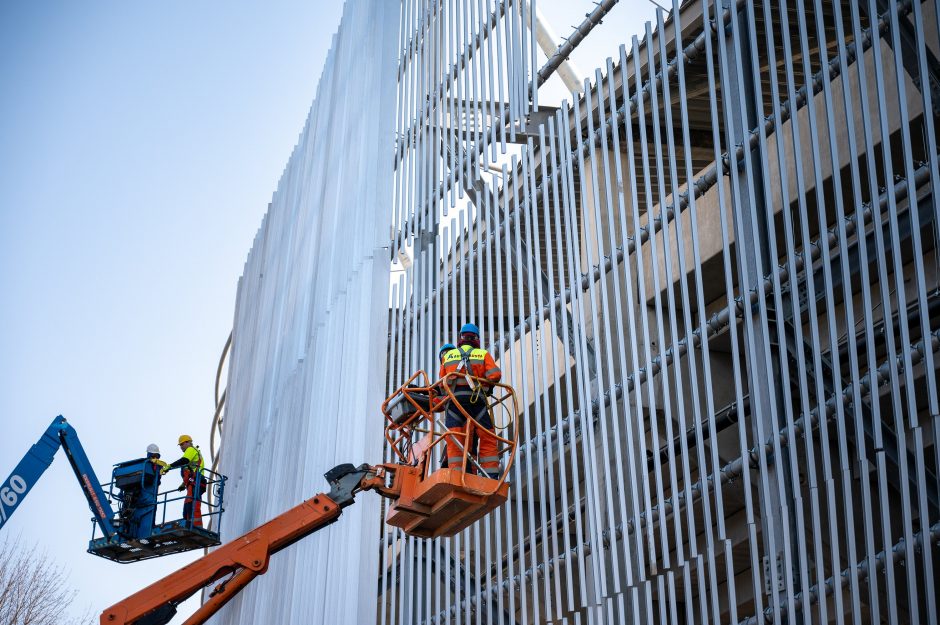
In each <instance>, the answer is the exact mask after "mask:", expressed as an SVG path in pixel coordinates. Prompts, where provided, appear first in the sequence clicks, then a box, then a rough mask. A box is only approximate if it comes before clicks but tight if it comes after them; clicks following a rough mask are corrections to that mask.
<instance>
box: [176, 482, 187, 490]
mask: <svg viewBox="0 0 940 625" xmlns="http://www.w3.org/2000/svg"><path fill="white" fill-rule="evenodd" d="M176 490H178V491H179V492H183V491H184V490H186V484H180V487H179V488H177V489H176Z"/></svg>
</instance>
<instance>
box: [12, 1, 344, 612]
mask: <svg viewBox="0 0 940 625" xmlns="http://www.w3.org/2000/svg"><path fill="white" fill-rule="evenodd" d="M340 9H341V6H340V3H334V2H319V3H310V2H278V1H274V2H272V1H268V2H264V3H257V2H247V1H229V2H225V3H210V2H174V1H166V2H159V3H142V2H118V1H112V2H99V1H90V2H81V3H77V2H52V1H43V2H26V1H22V2H21V1H18V0H14V1H9V0H8V1H7V2H3V3H0V85H2V97H0V428H2V435H0V473H2V474H3V476H2V478H0V479H5V478H6V476H7V474H8V473H9V471H10V470H12V468H13V467H14V466H15V465H16V463H17V462H18V461H19V459H20V458H21V457H22V455H23V454H24V453H25V452H26V451H27V449H28V448H29V446H30V445H31V444H32V443H34V442H35V441H36V439H37V438H38V437H39V436H40V434H41V433H42V431H43V430H44V429H45V427H46V426H47V425H48V423H49V422H50V421H51V420H52V418H53V417H55V416H56V415H57V414H60V413H61V414H63V415H65V416H66V418H68V419H69V420H70V421H71V422H72V424H73V425H74V426H75V427H76V429H77V430H78V432H79V435H80V436H81V438H82V441H83V443H84V445H85V447H86V450H87V452H88V455H89V457H90V458H91V460H92V462H93V463H94V465H95V469H96V470H97V471H98V473H99V477H100V478H102V479H106V478H107V477H108V476H109V475H110V466H111V464H112V463H115V462H118V461H121V460H125V459H128V458H133V457H139V456H141V455H142V453H143V450H144V449H145V448H146V445H147V444H148V443H150V442H156V443H158V444H159V445H160V446H161V447H162V448H163V449H164V450H165V452H168V453H167V454H166V455H170V454H174V453H175V452H178V448H176V447H175V445H174V444H173V443H175V441H176V438H177V437H178V436H179V434H180V433H184V432H185V433H188V434H191V435H192V436H193V437H194V438H196V442H197V443H199V444H201V445H202V446H203V447H204V448H205V449H207V448H208V430H209V420H210V417H211V415H212V410H213V383H214V376H215V369H216V364H217V361H218V358H219V354H220V352H221V349H222V346H223V344H224V342H225V339H226V337H227V336H228V333H229V330H230V328H231V323H232V316H233V308H234V301H235V289H236V285H237V280H238V277H239V275H241V271H242V266H243V263H244V259H245V258H246V256H247V253H248V249H249V246H250V245H251V241H252V238H253V237H254V234H255V232H256V230H257V228H258V225H259V224H260V222H261V217H262V215H263V214H264V211H265V209H266V207H267V202H268V201H269V200H270V197H271V193H272V191H273V190H274V188H275V185H276V183H277V180H278V178H279V177H280V174H281V171H282V169H283V167H284V164H285V163H286V161H287V158H288V156H289V155H290V151H291V148H292V147H293V145H294V143H295V141H296V138H297V136H298V133H299V132H300V130H301V129H302V127H303V122H304V119H305V117H306V115H307V110H308V108H309V106H310V103H311V101H312V99H313V96H314V92H315V88H316V84H317V80H318V78H319V74H320V70H321V68H322V65H323V61H324V59H325V56H326V52H327V50H328V49H329V46H330V38H331V36H332V33H333V32H334V30H335V29H336V27H337V25H338V23H339V15H340ZM174 457H175V456H174ZM173 479H176V478H175V477H174V478H173ZM89 517H90V514H89V513H88V510H87V506H86V504H85V502H84V499H83V498H82V495H81V493H80V491H79V489H78V486H77V484H76V483H75V479H74V477H73V475H72V474H71V471H70V469H69V466H68V463H67V462H66V461H65V459H64V458H63V457H62V456H61V455H60V456H59V457H58V458H57V460H56V462H55V463H54V464H53V465H52V467H51V468H50V469H49V471H48V472H47V473H46V475H45V476H44V478H43V479H42V480H41V481H40V483H39V485H38V486H37V487H36V488H35V489H34V490H33V491H32V492H31V493H30V495H29V497H28V498H27V500H26V502H25V503H24V504H23V505H22V506H21V507H20V508H19V509H18V510H17V512H16V515H15V516H14V517H13V518H12V520H11V522H10V523H9V524H8V525H7V526H6V527H5V529H4V530H3V533H4V535H5V536H2V537H0V539H2V538H10V537H13V536H17V535H19V536H21V538H22V540H23V541H24V543H25V544H30V545H33V544H35V545H38V546H39V547H40V548H42V549H46V550H48V552H49V553H50V554H51V555H52V556H53V557H54V558H55V559H56V560H57V561H58V562H59V563H61V564H63V565H64V566H65V567H67V568H68V569H69V570H70V571H71V573H72V574H71V583H72V584H73V585H74V587H75V589H76V590H78V596H77V599H76V603H75V607H76V608H77V611H81V610H82V609H84V608H86V607H90V608H92V609H93V610H94V611H95V613H97V612H98V611H100V610H101V609H103V608H105V607H107V606H108V605H110V604H111V603H113V602H115V601H117V600H119V599H121V598H123V597H124V596H126V595H127V594H130V593H131V592H133V591H135V590H137V589H139V588H140V587H142V586H144V585H146V584H148V583H150V582H152V581H155V580H156V579H158V578H159V577H161V576H162V575H164V574H166V573H168V572H170V571H172V570H174V569H176V568H178V567H180V566H182V565H183V564H185V563H187V562H188V561H190V560H191V558H192V554H189V555H180V556H173V557H168V558H163V559H160V560H157V561H151V562H144V563H139V564H132V565H118V564H113V563H110V562H107V561H105V560H101V559H99V558H95V557H93V556H91V555H88V554H86V553H85V551H84V550H85V547H86V545H87V540H88V538H89V534H90V529H91V527H90V522H89V521H88V519H89Z"/></svg>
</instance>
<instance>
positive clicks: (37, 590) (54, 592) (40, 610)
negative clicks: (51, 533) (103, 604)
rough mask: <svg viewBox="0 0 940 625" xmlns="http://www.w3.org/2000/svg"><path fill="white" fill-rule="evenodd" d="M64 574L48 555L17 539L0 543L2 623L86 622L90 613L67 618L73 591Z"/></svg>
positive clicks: (54, 624) (59, 624)
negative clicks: (79, 616)
mask: <svg viewBox="0 0 940 625" xmlns="http://www.w3.org/2000/svg"><path fill="white" fill-rule="evenodd" d="M67 582H68V574H67V573H66V571H65V569H64V568H63V567H62V566H60V565H59V564H57V563H56V562H55V561H53V560H52V559H51V558H50V557H49V555H48V554H46V553H45V552H40V551H38V550H37V549H35V548H34V547H32V546H24V545H23V544H22V542H21V541H20V540H19V539H18V538H17V539H15V540H12V541H10V540H4V541H3V542H2V543H0V623H3V624H4V625H6V624H9V625H62V624H64V623H73V624H74V625H86V624H90V623H93V622H94V618H93V616H92V615H91V614H85V615H84V616H82V617H81V618H78V619H75V618H71V617H70V616H69V614H68V608H69V606H71V605H72V602H73V601H74V600H75V595H76V591H75V590H72V589H70V588H69V586H68V584H67Z"/></svg>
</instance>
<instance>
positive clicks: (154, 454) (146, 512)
mask: <svg viewBox="0 0 940 625" xmlns="http://www.w3.org/2000/svg"><path fill="white" fill-rule="evenodd" d="M166 466H167V465H166V463H165V462H163V461H162V460H160V448H159V447H157V446H156V445H155V444H150V445H148V446H147V461H146V462H145V463H144V467H143V475H142V477H141V485H140V494H139V495H138V496H137V504H136V505H135V506H134V516H133V523H134V528H135V532H134V534H135V535H136V536H137V538H149V537H150V535H151V534H153V526H154V523H155V521H156V518H157V493H158V492H159V490H160V476H161V475H162V473H161V471H162V470H163V468H164V467H166Z"/></svg>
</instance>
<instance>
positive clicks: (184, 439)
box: [177, 434, 193, 445]
mask: <svg viewBox="0 0 940 625" xmlns="http://www.w3.org/2000/svg"><path fill="white" fill-rule="evenodd" d="M191 442H193V437H192V436H189V435H188V434H183V435H182V436H180V440H179V442H178V443H177V445H182V444H183V443H191Z"/></svg>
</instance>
